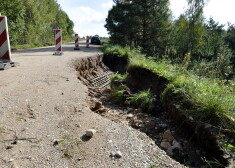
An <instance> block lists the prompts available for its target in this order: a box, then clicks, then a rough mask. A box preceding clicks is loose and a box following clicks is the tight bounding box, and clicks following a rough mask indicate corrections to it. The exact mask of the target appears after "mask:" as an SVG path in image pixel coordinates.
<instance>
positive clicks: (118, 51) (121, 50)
mask: <svg viewBox="0 0 235 168" xmlns="http://www.w3.org/2000/svg"><path fill="white" fill-rule="evenodd" d="M101 51H102V52H103V53H104V54H108V55H116V56H117V57H123V58H125V59H127V60H129V58H130V55H131V49H130V47H128V46H127V47H121V46H119V45H109V44H108V45H104V46H103V47H102V48H101Z"/></svg>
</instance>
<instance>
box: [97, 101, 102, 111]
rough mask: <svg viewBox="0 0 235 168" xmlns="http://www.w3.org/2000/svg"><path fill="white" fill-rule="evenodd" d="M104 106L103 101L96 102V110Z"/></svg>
mask: <svg viewBox="0 0 235 168" xmlns="http://www.w3.org/2000/svg"><path fill="white" fill-rule="evenodd" d="M101 107H102V103H101V102H96V103H95V110H98V109H100V108H101Z"/></svg>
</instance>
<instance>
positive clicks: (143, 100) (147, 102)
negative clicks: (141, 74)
mask: <svg viewBox="0 0 235 168" xmlns="http://www.w3.org/2000/svg"><path fill="white" fill-rule="evenodd" d="M153 99H154V96H153V94H152V93H151V92H150V89H149V90H147V91H141V92H139V93H137V94H135V95H134V96H131V97H129V98H128V102H129V104H130V105H131V106H134V107H137V108H141V109H142V110H143V111H144V112H151V111H152V110H153Z"/></svg>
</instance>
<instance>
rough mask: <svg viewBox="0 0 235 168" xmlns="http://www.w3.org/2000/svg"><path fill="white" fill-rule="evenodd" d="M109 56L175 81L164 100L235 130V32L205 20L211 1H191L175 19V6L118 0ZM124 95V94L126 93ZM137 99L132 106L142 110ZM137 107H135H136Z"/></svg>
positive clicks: (111, 16)
mask: <svg viewBox="0 0 235 168" xmlns="http://www.w3.org/2000/svg"><path fill="white" fill-rule="evenodd" d="M114 2H115V5H114V6H113V8H112V9H111V10H110V11H109V14H108V17H107V19H106V25H105V27H106V28H107V30H108V32H109V34H110V36H111V37H110V44H109V45H106V46H104V48H103V52H104V53H105V54H108V55H114V54H115V55H117V56H118V57H123V58H125V59H127V60H128V66H129V68H130V67H142V68H146V69H149V70H151V71H152V72H154V73H156V74H157V75H159V76H162V77H164V78H166V79H167V80H169V81H170V82H169V84H168V86H167V88H166V89H165V91H164V92H163V94H162V95H161V98H162V99H164V98H165V96H166V95H168V96H169V95H172V96H173V97H174V98H175V99H176V100H177V102H178V104H184V105H187V106H188V107H190V108H188V109H189V111H188V113H190V115H193V116H194V117H195V119H196V120H198V121H201V122H205V123H210V124H213V125H214V126H215V127H217V128H219V127H221V128H223V129H229V130H230V131H231V132H234V129H235V80H234V75H235V40H234V39H235V26H234V24H231V23H228V25H227V29H226V28H225V25H223V24H220V23H218V22H216V21H215V20H213V18H210V19H209V20H205V18H204V16H203V9H204V7H205V6H206V4H207V3H208V2H209V1H205V0H200V1H197V0H188V8H187V10H186V11H185V13H182V14H181V15H180V17H179V18H176V19H173V17H172V14H171V11H170V9H169V3H170V2H169V0H164V1H157V0H154V1H150V0H147V1H138V0H134V1H131V0H122V1H119V0H115V1H114ZM122 89H123V88H122ZM137 100H138V99H135V98H134V99H132V104H135V103H136V104H138V103H137ZM133 102H135V103H133Z"/></svg>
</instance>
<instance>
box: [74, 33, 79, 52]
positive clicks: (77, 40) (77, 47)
mask: <svg viewBox="0 0 235 168" xmlns="http://www.w3.org/2000/svg"><path fill="white" fill-rule="evenodd" d="M74 50H80V48H79V37H78V34H75V48H74Z"/></svg>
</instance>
